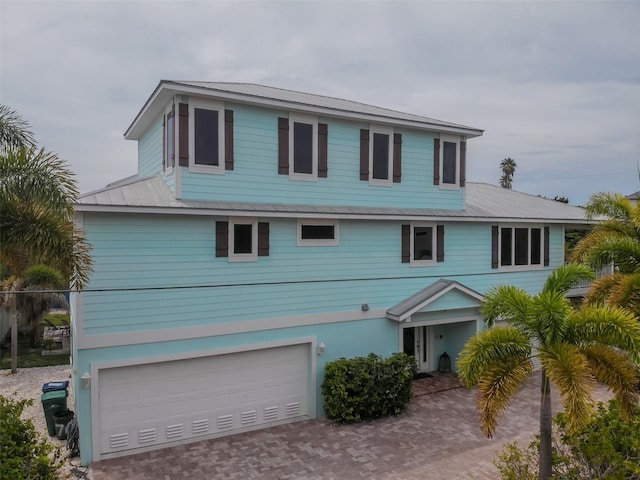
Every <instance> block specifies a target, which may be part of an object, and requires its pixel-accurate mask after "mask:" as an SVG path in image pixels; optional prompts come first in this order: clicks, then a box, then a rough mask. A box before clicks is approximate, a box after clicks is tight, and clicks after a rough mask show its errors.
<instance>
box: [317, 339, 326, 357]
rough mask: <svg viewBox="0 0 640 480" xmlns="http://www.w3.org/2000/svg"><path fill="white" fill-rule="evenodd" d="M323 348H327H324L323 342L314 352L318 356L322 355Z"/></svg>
mask: <svg viewBox="0 0 640 480" xmlns="http://www.w3.org/2000/svg"><path fill="white" fill-rule="evenodd" d="M325 348H327V347H325V345H324V342H320V345H318V346H317V347H316V352H317V353H318V355H319V356H322V355H324V350H325Z"/></svg>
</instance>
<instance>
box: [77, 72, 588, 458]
mask: <svg viewBox="0 0 640 480" xmlns="http://www.w3.org/2000/svg"><path fill="white" fill-rule="evenodd" d="M480 135H482V130H479V129H477V128H471V127H466V126H463V125H458V124H455V123H449V122H443V121H439V120H433V119H430V118H425V117H421V116H417V115H411V114H406V113H400V112H396V111H392V110H387V109H384V108H379V107H373V106H369V105H364V104H361V103H356V102H351V101H346V100H340V99H336V98H330V97H324V96H319V95H311V94H305V93H299V92H293V91H288V90H281V89H277V88H269V87H264V86H259V85H249V84H233V83H204V82H173V81H162V82H160V84H159V85H158V87H157V88H156V90H155V91H154V92H153V94H152V95H151V97H150V98H149V99H148V100H147V102H146V103H145V104H144V106H143V108H142V110H141V111H140V113H139V114H138V116H137V117H136V118H135V119H134V121H133V123H132V124H131V126H130V127H129V129H128V130H127V131H126V133H125V137H126V138H127V139H130V140H135V141H137V142H138V174H137V175H136V176H134V177H131V178H128V179H125V180H123V181H120V182H117V183H114V184H112V185H109V186H108V187H107V188H105V189H104V190H100V191H97V192H92V193H89V194H86V195H83V196H82V198H81V200H80V202H79V204H78V205H77V208H76V211H77V222H78V224H79V225H80V226H82V227H83V228H84V229H85V231H86V234H87V237H88V240H89V241H90V243H91V244H92V245H93V252H92V254H93V261H94V274H93V276H92V278H91V282H90V284H89V285H88V288H87V290H86V291H84V292H82V293H75V294H73V296H72V297H73V298H72V302H71V303H72V314H73V320H74V322H73V327H74V331H73V371H74V386H75V393H76V396H75V398H76V410H77V415H78V420H79V426H80V450H81V455H82V457H81V458H82V462H83V463H84V464H88V463H91V462H92V461H97V460H99V459H102V458H108V457H111V456H117V455H124V454H128V453H133V452H136V451H140V450H145V449H154V448H161V447H163V446H167V445H170V444H174V443H176V442H178V443H180V442H187V441H193V440H197V439H202V438H207V437H212V436H221V435H228V434H231V433H237V432H241V431H246V430H251V429H256V428H261V427H265V426H270V425H274V424H277V423H282V422H291V421H295V420H299V419H302V418H313V417H317V416H322V415H323V404H322V397H321V394H320V385H321V383H322V380H323V372H324V366H325V364H326V362H329V361H332V360H335V359H337V358H339V357H354V356H363V355H368V354H369V353H371V352H375V353H377V354H379V355H382V356H388V355H390V354H392V353H394V352H398V351H404V352H406V353H408V354H410V355H415V358H416V360H417V362H418V367H419V369H420V370H421V371H430V370H435V369H436V368H437V366H438V359H439V357H440V355H441V354H443V353H444V352H447V353H448V354H449V355H450V357H451V359H452V360H453V362H452V363H453V367H454V368H455V359H456V357H457V355H458V353H459V352H460V350H461V349H462V347H463V345H464V344H465V342H466V341H467V339H468V338H469V337H470V336H471V335H473V334H474V333H475V332H476V331H477V330H479V329H480V328H482V319H481V316H480V312H479V306H480V302H481V300H482V298H483V293H485V292H486V291H487V290H488V289H490V288H491V287H493V286H495V285H498V284H514V285H517V286H519V287H522V288H524V289H526V290H527V291H529V292H532V293H534V292H537V291H539V289H540V288H541V286H542V284H543V282H544V280H545V279H546V278H547V276H548V274H549V272H550V271H551V270H552V269H553V268H555V267H557V266H558V265H561V264H562V263H563V257H564V245H563V243H564V229H565V226H567V225H571V226H575V225H584V224H585V221H584V220H583V212H582V210H581V209H579V208H575V207H571V206H568V205H565V204H563V203H559V202H556V201H553V200H545V199H543V198H540V197H535V196H531V195H526V194H522V193H518V192H514V191H512V190H506V189H503V188H499V187H495V186H492V185H487V184H479V183H470V182H468V181H467V179H466V165H467V163H468V162H473V161H474V159H473V153H472V152H473V148H472V147H471V146H469V147H467V143H468V141H469V140H471V139H473V138H474V137H478V136H480Z"/></svg>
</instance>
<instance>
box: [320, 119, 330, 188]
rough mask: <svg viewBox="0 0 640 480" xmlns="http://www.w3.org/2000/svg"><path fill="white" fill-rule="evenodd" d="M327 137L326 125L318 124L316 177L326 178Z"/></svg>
mask: <svg viewBox="0 0 640 480" xmlns="http://www.w3.org/2000/svg"><path fill="white" fill-rule="evenodd" d="M327 137H328V127H327V124H326V123H319V124H318V177H319V178H327V170H328V162H327Z"/></svg>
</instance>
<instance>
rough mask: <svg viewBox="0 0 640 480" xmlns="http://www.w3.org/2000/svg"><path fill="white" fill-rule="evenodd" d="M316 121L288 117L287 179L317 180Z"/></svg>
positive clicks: (297, 116)
mask: <svg viewBox="0 0 640 480" xmlns="http://www.w3.org/2000/svg"><path fill="white" fill-rule="evenodd" d="M317 145H318V121H317V120H316V118H315V117H310V116H306V115H294V114H292V115H291V116H290V117H289V178H291V179H292V180H311V181H313V180H316V179H317V178H318V148H317Z"/></svg>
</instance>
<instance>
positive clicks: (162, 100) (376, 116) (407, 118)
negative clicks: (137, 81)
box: [125, 80, 483, 140]
mask: <svg viewBox="0 0 640 480" xmlns="http://www.w3.org/2000/svg"><path fill="white" fill-rule="evenodd" d="M174 95H193V96H201V97H203V96H204V97H210V98H214V99H219V100H222V101H225V100H226V101H233V102H239V103H248V104H254V105H263V106H269V107H275V108H280V109H286V110H297V111H304V112H308V113H316V114H320V115H325V116H334V117H341V118H352V119H359V120H364V121H368V122H381V123H387V124H392V125H403V126H407V127H413V128H420V129H426V130H431V131H436V132H451V133H459V134H461V135H464V136H466V137H468V138H471V137H477V136H480V135H482V133H483V130H481V129H479V128H474V127H469V126H465V125H461V124H457V123H451V122H445V121H442V120H437V119H434V118H429V117H424V116H420V115H414V114H411V113H404V112H398V111H396V110H391V109H388V108H383V107H376V106H373V105H367V104H364V103H360V102H355V101H351V100H344V99H341V98H335V97H328V96H323V95H316V94H312V93H303V92H297V91H294V90H285V89H282V88H275V87H268V86H265V85H257V84H253V83H228V82H195V81H176V80H161V81H160V83H159V84H158V86H157V87H156V89H155V91H154V92H153V93H152V94H151V96H150V97H149V99H148V100H147V102H146V103H145V105H144V106H143V107H142V109H141V110H140V112H139V113H138V115H137V116H136V118H135V119H134V121H133V123H132V124H131V125H130V126H129V128H128V129H127V131H126V132H125V138H127V139H132V140H136V139H138V138H139V137H140V135H141V134H142V133H143V132H144V130H145V129H146V128H147V127H148V125H149V124H150V123H151V122H152V121H153V120H155V118H156V117H157V116H158V115H159V114H160V113H161V112H162V111H163V110H164V108H165V106H166V104H167V102H168V101H169V100H170V99H171V98H172V97H173V96H174Z"/></svg>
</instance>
